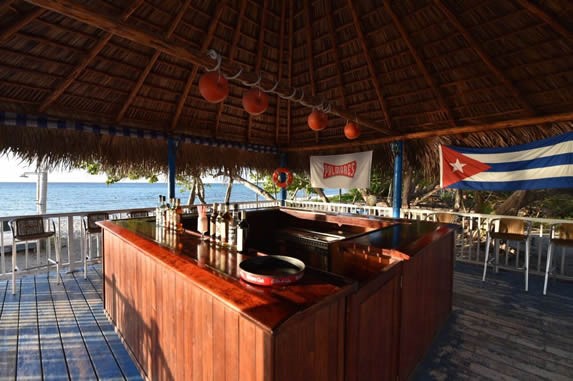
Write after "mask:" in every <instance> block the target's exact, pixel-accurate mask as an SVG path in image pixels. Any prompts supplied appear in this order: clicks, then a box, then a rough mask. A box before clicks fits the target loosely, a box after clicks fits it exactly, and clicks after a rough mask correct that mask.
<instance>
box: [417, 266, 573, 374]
mask: <svg viewBox="0 0 573 381" xmlns="http://www.w3.org/2000/svg"><path fill="white" fill-rule="evenodd" d="M481 271H482V267H481V266H479V267H478V266H475V265H468V264H461V263H457V264H456V271H455V274H454V308H453V312H452V314H451V315H450V318H449V321H448V323H447V325H446V326H445V327H444V328H443V329H442V331H441V332H440V333H439V335H438V337H437V338H436V339H435V341H434V343H433V346H432V348H431V350H430V351H429V352H428V353H427V354H426V356H425V358H424V360H423V361H422V363H421V364H420V365H419V366H418V368H417V370H416V372H415V375H414V377H413V379H414V380H452V379H455V380H463V379H467V380H483V379H490V380H569V381H570V380H573V283H571V282H569V283H568V282H565V281H557V280H550V283H549V289H548V294H547V295H546V296H543V294H542V291H543V278H542V277H540V276H530V278H529V282H530V283H529V292H528V293H526V292H525V291H524V290H523V285H524V280H523V274H522V273H516V272H510V271H505V272H501V271H500V272H499V273H498V274H494V273H493V271H492V272H490V271H488V277H487V279H486V282H485V283H483V282H482V281H481V275H482V274H481Z"/></svg>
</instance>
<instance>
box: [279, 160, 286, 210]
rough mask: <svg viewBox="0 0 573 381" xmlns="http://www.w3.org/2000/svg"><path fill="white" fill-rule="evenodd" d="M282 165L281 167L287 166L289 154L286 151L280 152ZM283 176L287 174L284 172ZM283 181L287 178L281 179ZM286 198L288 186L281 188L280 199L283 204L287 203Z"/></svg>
mask: <svg viewBox="0 0 573 381" xmlns="http://www.w3.org/2000/svg"><path fill="white" fill-rule="evenodd" d="M279 160H280V166H281V168H287V154H286V153H284V152H283V153H281V154H280V159H279ZM281 176H286V175H285V174H282V175H281ZM280 180H281V181H286V179H284V180H283V179H280ZM286 199H287V187H284V188H281V191H280V193H279V201H280V203H281V206H285V205H286Z"/></svg>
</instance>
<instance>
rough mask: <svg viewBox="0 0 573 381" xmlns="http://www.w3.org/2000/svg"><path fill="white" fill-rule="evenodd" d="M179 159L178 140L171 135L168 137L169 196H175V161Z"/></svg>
mask: <svg viewBox="0 0 573 381" xmlns="http://www.w3.org/2000/svg"><path fill="white" fill-rule="evenodd" d="M176 159H177V142H176V141H175V139H174V138H173V137H172V136H170V137H168V138H167V166H168V168H167V197H168V198H175V173H176V171H177V169H176V166H175V163H176Z"/></svg>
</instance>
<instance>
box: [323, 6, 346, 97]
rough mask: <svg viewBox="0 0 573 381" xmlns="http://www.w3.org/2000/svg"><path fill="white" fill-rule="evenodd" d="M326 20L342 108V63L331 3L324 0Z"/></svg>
mask: <svg viewBox="0 0 573 381" xmlns="http://www.w3.org/2000/svg"><path fill="white" fill-rule="evenodd" d="M325 12H326V21H327V22H328V35H329V36H330V43H331V44H332V51H333V53H334V64H335V68H336V79H337V80H338V88H339V89H340V94H339V97H338V99H339V100H340V104H341V105H342V107H343V108H346V99H345V97H344V80H343V78H342V65H341V64H340V57H339V56H338V47H337V43H336V35H335V33H334V20H333V19H332V4H331V3H330V1H326V2H325Z"/></svg>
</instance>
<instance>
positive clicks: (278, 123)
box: [275, 1, 286, 145]
mask: <svg viewBox="0 0 573 381" xmlns="http://www.w3.org/2000/svg"><path fill="white" fill-rule="evenodd" d="M285 18H286V1H283V2H282V7H281V18H280V30H279V60H278V63H277V66H278V68H279V70H278V73H277V80H281V78H282V76H283V50H284V43H285ZM276 99H277V100H276V102H277V105H276V108H277V111H276V113H275V144H277V145H278V144H279V133H280V126H281V118H280V111H281V97H279V96H278V95H277V96H276Z"/></svg>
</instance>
